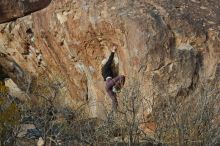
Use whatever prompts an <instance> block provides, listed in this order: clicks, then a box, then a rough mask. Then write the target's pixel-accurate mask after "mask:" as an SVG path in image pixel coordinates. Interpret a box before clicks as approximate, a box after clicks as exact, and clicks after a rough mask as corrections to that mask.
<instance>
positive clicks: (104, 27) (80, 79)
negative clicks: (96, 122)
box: [0, 0, 220, 116]
mask: <svg viewBox="0 0 220 146" xmlns="http://www.w3.org/2000/svg"><path fill="white" fill-rule="evenodd" d="M219 7H220V3H219V1H216V0H200V1H196V0H191V1H189V0H182V1H177V0H176V1H173V0H166V1H164V0H162V1H161V0H139V1H132V0H121V1H113V0H105V1H103V0H91V1H89V0H62V1H61V0H54V1H52V3H51V4H50V5H49V6H48V7H47V8H46V9H44V10H42V11H39V12H36V13H33V14H32V15H31V16H26V17H24V18H21V19H18V20H16V21H14V22H10V23H7V24H3V25H1V26H0V31H1V33H0V50H1V52H3V53H5V54H7V55H8V56H10V57H12V58H13V59H14V60H15V61H16V62H17V63H18V64H19V65H20V66H21V67H22V68H23V69H24V70H26V71H28V72H31V73H32V75H38V74H40V73H43V72H44V73H45V74H47V75H48V76H52V75H53V74H55V75H57V76H62V77H63V78H64V80H65V81H66V87H67V89H68V93H69V94H70V96H69V97H64V100H63V103H64V104H70V105H71V104H73V103H75V102H79V101H86V100H88V101H89V103H90V107H91V112H92V115H93V116H97V115H98V116H99V115H103V111H104V110H103V108H104V107H103V103H106V102H107V103H108V102H110V98H108V97H107V95H106V93H105V89H104V82H103V80H102V77H101V73H100V69H101V63H102V61H103V60H104V59H105V58H106V57H108V55H109V53H110V49H111V47H112V45H113V44H116V45H118V50H117V57H118V60H119V64H118V66H119V72H120V73H121V74H125V75H126V77H127V83H128V82H129V81H132V80H134V79H137V80H140V83H141V85H142V86H141V88H142V91H143V93H142V94H144V95H145V96H146V97H147V98H152V97H153V96H159V95H161V94H167V95H170V96H182V95H187V94H190V93H191V92H193V91H194V90H195V89H196V88H197V87H198V84H200V82H201V81H204V80H205V81H206V80H209V81H212V80H215V78H216V77H217V76H218V73H216V70H218V69H216V68H217V66H219V65H218V64H219V55H220V48H219V40H220V33H219V30H220V17H219V13H220V8H219ZM217 72H218V71H217ZM218 78H219V77H218Z"/></svg>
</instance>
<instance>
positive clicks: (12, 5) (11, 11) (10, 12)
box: [0, 0, 51, 23]
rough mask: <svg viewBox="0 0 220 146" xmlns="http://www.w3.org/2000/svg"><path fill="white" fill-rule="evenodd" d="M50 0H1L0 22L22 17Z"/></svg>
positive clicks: (44, 5) (42, 6) (46, 4)
mask: <svg viewBox="0 0 220 146" xmlns="http://www.w3.org/2000/svg"><path fill="white" fill-rule="evenodd" d="M50 2H51V0H19V1H17V0H7V1H4V0H1V1H0V15H1V19H0V23H4V22H9V21H11V20H14V19H16V18H19V17H23V16H25V15H28V14H30V13H32V12H35V11H37V10H40V9H42V8H44V7H46V6H48V4H49V3H50Z"/></svg>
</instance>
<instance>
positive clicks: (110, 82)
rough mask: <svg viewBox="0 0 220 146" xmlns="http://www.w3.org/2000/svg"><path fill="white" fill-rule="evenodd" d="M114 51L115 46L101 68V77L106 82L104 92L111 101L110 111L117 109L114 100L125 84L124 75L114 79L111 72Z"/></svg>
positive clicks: (115, 100)
mask: <svg viewBox="0 0 220 146" xmlns="http://www.w3.org/2000/svg"><path fill="white" fill-rule="evenodd" d="M115 51H116V46H114V47H113V48H112V52H111V55H110V56H109V58H108V61H107V62H106V63H105V64H104V66H103V67H102V76H103V78H104V81H105V82H106V87H105V88H106V91H107V93H108V95H109V96H110V98H111V99H112V110H113V111H115V110H116V109H117V107H118V101H117V98H116V93H118V92H120V90H121V88H122V87H123V85H124V83H125V76H124V75H117V76H116V77H114V75H113V70H112V63H113V59H114V54H115Z"/></svg>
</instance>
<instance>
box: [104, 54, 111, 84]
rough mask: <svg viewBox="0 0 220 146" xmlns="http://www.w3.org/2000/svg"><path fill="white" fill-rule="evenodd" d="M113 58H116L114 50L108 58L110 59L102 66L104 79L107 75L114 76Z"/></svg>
mask: <svg viewBox="0 0 220 146" xmlns="http://www.w3.org/2000/svg"><path fill="white" fill-rule="evenodd" d="M113 59H114V52H112V53H111V55H110V56H109V58H108V61H107V62H106V63H105V65H104V66H103V67H102V77H103V79H104V81H105V80H106V78H107V77H112V78H113V71H112V63H113Z"/></svg>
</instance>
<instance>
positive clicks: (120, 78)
mask: <svg viewBox="0 0 220 146" xmlns="http://www.w3.org/2000/svg"><path fill="white" fill-rule="evenodd" d="M112 81H113V82H114V83H115V87H116V88H118V89H121V88H122V87H123V86H124V83H125V76H124V75H119V76H117V77H115V78H113V79H112Z"/></svg>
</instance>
